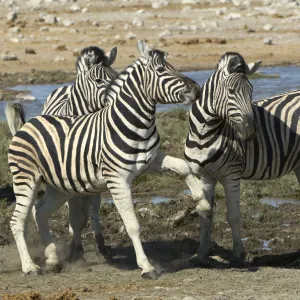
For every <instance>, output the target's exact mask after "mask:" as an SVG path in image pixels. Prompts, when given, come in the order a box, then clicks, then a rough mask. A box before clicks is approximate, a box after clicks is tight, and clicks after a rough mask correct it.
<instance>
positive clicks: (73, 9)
mask: <svg viewBox="0 0 300 300" xmlns="http://www.w3.org/2000/svg"><path fill="white" fill-rule="evenodd" d="M69 10H70V11H72V12H78V11H80V6H79V5H78V4H73V5H71V6H70V7H69Z"/></svg>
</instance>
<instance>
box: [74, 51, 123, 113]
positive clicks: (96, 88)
mask: <svg viewBox="0 0 300 300" xmlns="http://www.w3.org/2000/svg"><path fill="white" fill-rule="evenodd" d="M98 49H99V48H98ZM116 54H117V48H116V47H114V48H113V49H112V50H111V51H110V52H109V53H108V54H106V55H105V56H103V57H102V60H101V61H100V59H99V57H98V59H97V60H95V59H93V61H94V62H95V61H100V62H98V63H97V64H94V63H91V61H89V64H88V63H87V61H88V59H87V60H86V66H87V65H88V66H89V67H88V70H86V71H84V72H82V73H81V74H82V76H83V80H82V84H83V86H84V88H83V90H84V93H85V95H84V96H85V99H86V100H87V101H88V103H90V105H91V107H92V108H93V109H94V110H98V109H101V108H103V107H104V106H106V105H107V102H106V100H105V89H106V87H107V85H108V84H109V83H110V82H111V81H112V79H114V78H115V77H116V76H117V75H118V72H116V71H115V70H114V69H112V68H111V64H112V63H113V62H114V60H115V58H116ZM78 76H81V75H78Z"/></svg>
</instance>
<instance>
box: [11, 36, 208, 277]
mask: <svg viewBox="0 0 300 300" xmlns="http://www.w3.org/2000/svg"><path fill="white" fill-rule="evenodd" d="M137 46H138V50H139V51H140V54H141V57H140V58H139V59H138V60H136V61H134V62H133V63H132V64H131V65H130V66H128V67H127V68H126V69H125V70H124V71H123V72H121V73H120V74H119V75H118V76H117V77H116V78H115V79H114V80H112V82H111V83H110V84H109V86H108V88H107V90H106V97H107V101H109V103H111V105H109V106H106V107H105V108H103V109H102V110H100V111H97V112H95V113H92V114H88V115H82V116H73V117H69V116H47V115H44V116H39V117H35V118H33V119H31V120H30V121H29V122H27V123H26V124H25V125H24V126H23V127H22V128H21V129H20V130H19V131H18V132H17V133H16V135H15V136H14V137H13V138H12V141H11V144H10V146H9V150H8V162H9V167H10V170H11V172H12V176H13V188H14V192H15V195H16V208H15V211H14V213H13V215H12V218H11V222H10V226H11V229H12V232H13V235H14V238H15V241H16V244H17V247H18V250H19V254H20V258H21V262H22V270H23V272H24V273H39V272H40V268H39V266H37V265H36V264H34V263H33V261H32V259H31V258H30V255H29V253H28V249H27V245H26V241H25V239H24V226H25V225H26V219H27V216H28V214H29V211H30V209H31V207H32V206H33V203H34V201H35V197H36V194H37V191H38V188H39V185H40V182H41V181H42V180H43V181H45V182H46V183H47V184H48V185H47V187H46V192H45V198H46V201H45V202H43V203H41V205H39V203H40V202H38V203H37V205H36V216H35V217H36V223H37V226H38V229H39V231H40V234H41V237H42V239H43V241H44V243H45V247H46V248H45V256H46V257H47V259H46V266H47V268H48V269H49V270H53V271H56V270H58V269H59V259H58V256H57V252H56V246H55V244H54V243H53V239H52V236H51V234H50V232H49V228H48V219H49V217H50V216H51V214H52V213H53V212H55V211H56V210H57V209H59V207H61V205H63V203H65V202H66V201H67V200H72V199H71V198H72V197H73V196H76V195H83V194H87V195H90V194H99V192H102V191H104V190H107V189H108V190H109V191H110V192H111V194H112V197H113V200H114V203H115V205H116V207H117V209H118V211H119V213H120V215H121V218H122V220H123V222H124V225H125V228H126V230H127V233H128V235H129V236H130V238H131V240H132V242H133V246H134V249H135V253H136V259H137V264H138V266H139V267H140V268H141V269H142V276H143V277H144V278H156V276H157V273H156V270H155V268H154V267H153V266H152V265H151V264H150V263H149V261H148V258H147V256H146V255H145V253H144V250H143V246H142V243H141V240H140V225H139V223H138V221H137V218H136V215H135V212H134V208H133V203H132V199H131V184H132V181H133V179H134V178H135V177H136V176H138V175H140V174H141V173H142V172H144V171H148V172H156V171H167V170H174V171H177V172H178V173H179V174H180V175H181V176H183V177H184V178H185V181H186V183H187V184H188V186H189V188H190V190H191V192H192V196H193V197H194V199H195V200H199V199H201V198H203V194H202V190H201V189H200V188H199V186H200V181H199V180H198V179H197V177H195V176H194V175H193V174H192V173H191V172H190V169H189V167H188V165H187V163H186V162H185V161H184V160H182V159H178V158H173V157H170V156H168V155H164V154H163V153H162V152H161V151H160V150H159V149H160V139H159V134H158V131H157V128H156V125H155V110H156V103H165V104H167V103H179V102H182V103H185V104H188V103H191V102H194V101H196V100H197V99H198V98H199V97H200V93H201V88H200V86H199V85H198V84H197V83H195V82H194V81H193V80H191V79H190V78H188V77H186V76H184V75H182V74H180V73H179V72H177V71H176V70H175V69H174V68H173V67H172V66H171V65H170V64H169V63H168V62H167V61H166V57H167V53H166V52H163V51H161V50H157V49H151V48H149V47H148V45H147V44H146V43H145V42H143V41H138V44H137ZM69 204H70V206H71V212H72V213H71V215H70V220H71V222H72V227H73V221H74V220H75V222H74V225H75V226H77V227H80V226H82V224H80V222H81V221H82V220H80V219H77V218H76V217H77V216H76V214H77V213H78V210H76V209H75V210H72V205H73V201H69ZM74 232H75V231H74ZM78 238H80V237H78Z"/></svg>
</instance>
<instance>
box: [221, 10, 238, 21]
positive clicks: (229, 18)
mask: <svg viewBox="0 0 300 300" xmlns="http://www.w3.org/2000/svg"><path fill="white" fill-rule="evenodd" d="M240 18H241V14H239V13H233V12H232V13H230V14H228V15H227V16H225V17H224V20H227V21H232V20H238V19H240Z"/></svg>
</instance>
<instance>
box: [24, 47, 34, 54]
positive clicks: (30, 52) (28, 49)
mask: <svg viewBox="0 0 300 300" xmlns="http://www.w3.org/2000/svg"><path fill="white" fill-rule="evenodd" d="M25 54H36V51H35V50H34V49H33V48H25Z"/></svg>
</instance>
